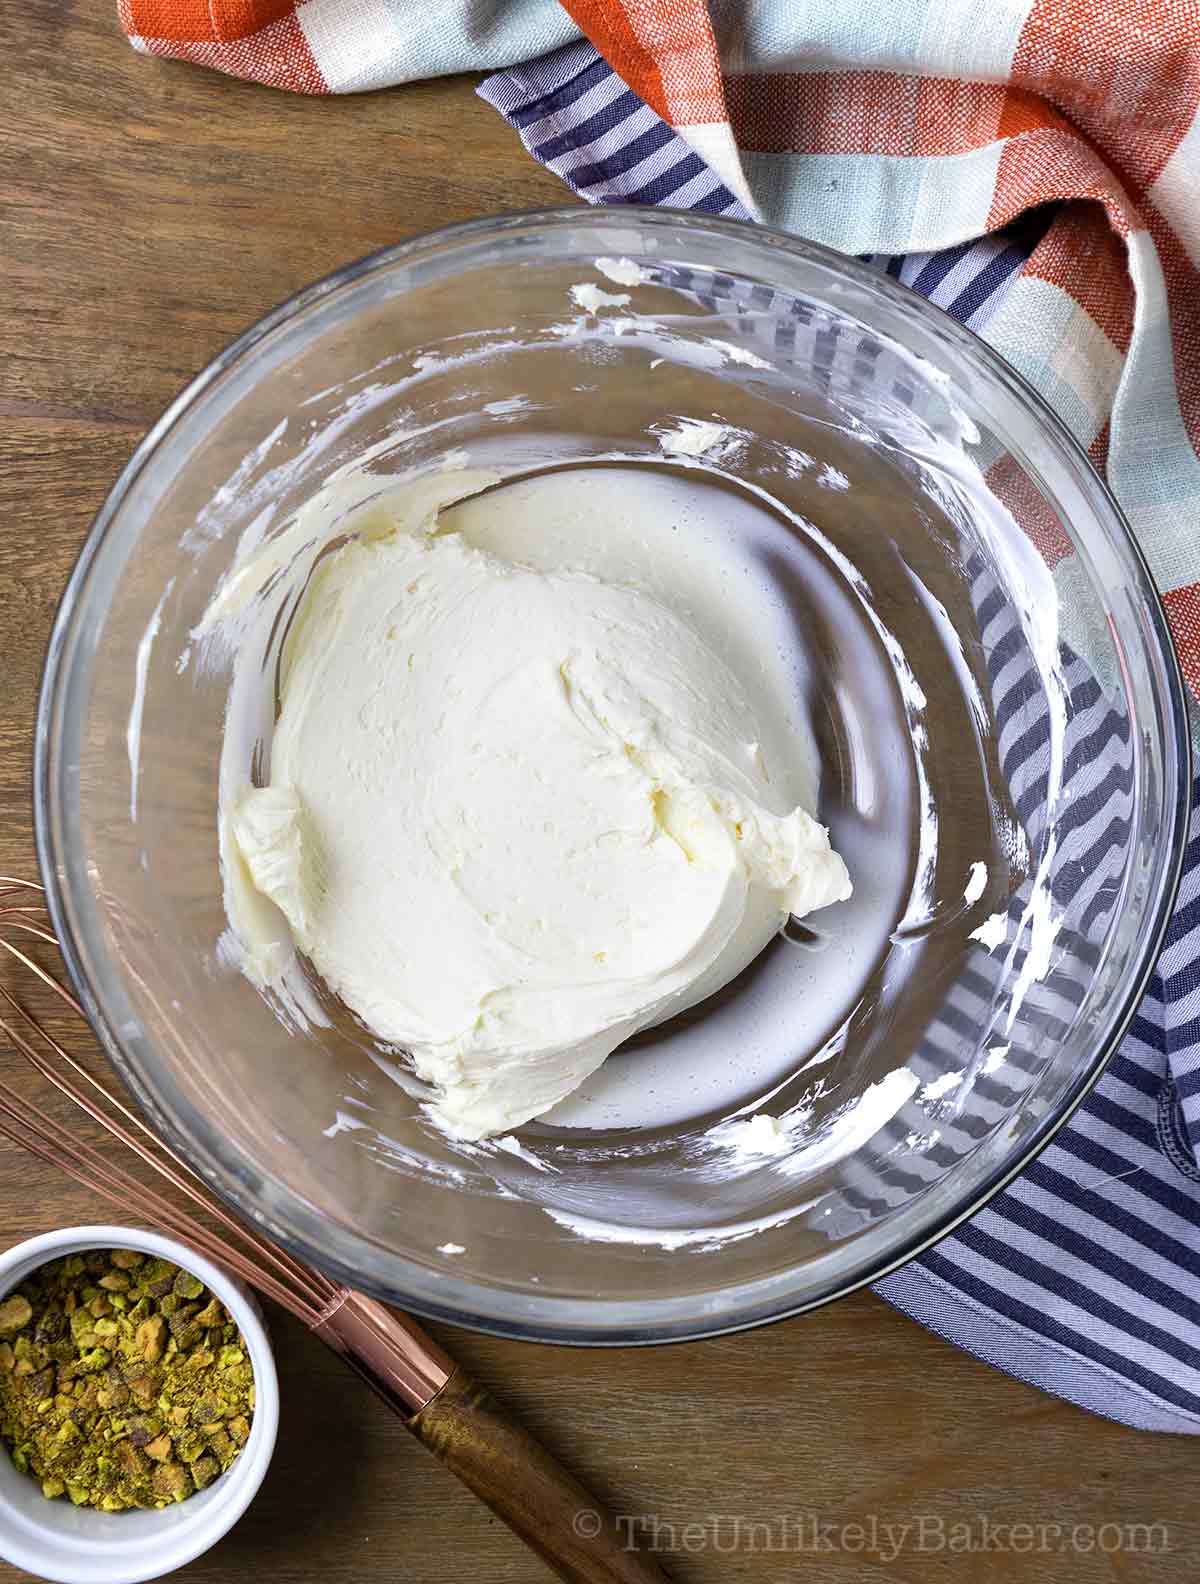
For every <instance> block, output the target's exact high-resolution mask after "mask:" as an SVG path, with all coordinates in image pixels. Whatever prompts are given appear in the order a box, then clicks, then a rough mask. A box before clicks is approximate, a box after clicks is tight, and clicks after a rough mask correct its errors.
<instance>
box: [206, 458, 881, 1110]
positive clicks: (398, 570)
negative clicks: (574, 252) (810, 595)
mask: <svg viewBox="0 0 1200 1584" xmlns="http://www.w3.org/2000/svg"><path fill="white" fill-rule="evenodd" d="M623 471H624V470H620V469H614V470H610V471H607V472H597V473H595V474H594V475H593V477H592V478H591V480H589V481H588V482H589V483H590V485H591V493H590V496H589V497H588V503H587V510H585V511H584V512H583V513H582V518H587V522H585V523H584V525H583V526H584V529H586V530H587V531H586V532H585V531H583V530H580V531H578V532H573V530H572V528H571V521H572V514H574V516H575V518H577V519H580V520H581V521H582V518H581V516H580V505H579V503H580V500H581V498H582V496H581V491H580V479H581V476H582V475H581V474H580V473H579V472H578V470H577V471H575V472H574V473H572V474H557V475H556V474H549V475H545V476H543V477H541V478H537V479H531V480H526V481H524V482H519V483H516V484H513V485H509V486H506V487H505V488H503V489H501V490H498V491H494V492H490V493H485V494H483V495H482V496H480V498H479V499H477V500H473V501H467V502H465V503H463V504H460V505H458V506H457V507H453V508H451V509H443V510H441V511H440V512H439V511H437V510H435V511H433V512H431V513H428V514H426V516H425V517H424V518H423V519H422V520H419V521H418V522H417V523H416V525H415V526H414V522H413V514H412V513H410V512H406V511H404V510H401V509H397V510H396V511H395V513H394V519H395V525H394V527H392V528H391V529H389V528H388V526H387V513H388V503H387V496H386V495H384V496H383V497H382V498H381V499H378V500H376V501H374V502H372V504H371V508H370V511H371V529H370V534H369V536H363V537H350V538H349V539H348V540H347V541H346V542H345V543H344V544H342V545H341V546H340V548H336V549H332V550H330V551H329V552H328V553H326V554H325V555H324V556H322V557H321V558H320V559H319V560H318V561H317V562H316V565H315V569H314V570H313V571H312V574H311V576H310V577H309V579H308V583H307V586H306V588H305V590H304V593H303V596H302V598H301V600H300V603H299V605H298V607H297V610H296V614H295V617H294V619H293V621H292V623H291V627H290V630H289V632H288V635H287V638H286V641H285V642H284V645H283V650H282V654H281V658H280V667H279V682H278V691H279V714H278V719H277V722H276V725H275V731H274V737H273V740H272V743H271V749H270V774H269V779H268V781H267V783H266V784H265V785H263V786H260V787H247V788H246V790H244V791H243V793H242V794H241V795H240V796H239V797H238V799H237V801H236V803H235V804H234V806H232V807H229V808H224V809H223V810H222V818H223V822H225V823H226V826H227V831H226V834H227V838H228V839H231V841H232V844H233V846H234V847H235V848H236V851H237V853H238V854H239V855H240V859H241V860H243V861H244V864H245V868H246V871H248V875H249V878H250V880H251V882H252V884H253V886H254V887H255V888H256V889H257V891H258V892H259V893H260V894H261V895H263V896H265V897H267V898H269V899H270V900H271V901H272V902H273V903H274V904H275V905H276V906H277V907H278V908H279V909H280V910H282V913H283V914H284V916H285V917H286V920H287V923H288V925H289V926H290V929H291V933H292V936H293V939H294V941H295V944H296V946H297V948H298V949H299V951H300V952H301V953H303V955H304V956H305V957H306V958H307V959H308V960H309V961H310V962H311V964H312V966H313V967H314V968H315V969H316V971H317V972H318V973H319V974H320V975H321V976H322V978H323V979H324V980H325V982H326V983H327V984H328V986H329V987H330V989H332V990H333V991H334V992H335V993H336V994H337V995H338V996H339V997H340V998H341V999H342V1000H343V1001H344V1002H345V1004H346V1005H347V1006H348V1007H349V1008H350V1009H351V1010H352V1011H353V1012H354V1013H356V1014H357V1016H358V1017H359V1018H361V1019H362V1021H363V1022H364V1023H365V1024H366V1025H367V1026H368V1027H369V1028H370V1029H371V1030H372V1031H373V1032H374V1033H375V1034H376V1035H377V1036H378V1038H379V1039H380V1040H382V1041H384V1042H386V1043H388V1044H391V1045H396V1046H401V1047H403V1048H404V1049H405V1050H407V1051H408V1052H410V1053H411V1056H412V1060H413V1062H414V1064H415V1067H416V1070H417V1072H418V1074H419V1075H420V1076H421V1077H422V1078H424V1079H425V1080H427V1081H428V1082H430V1083H431V1084H432V1085H434V1086H435V1088H436V1095H437V1098H436V1100H435V1102H434V1104H433V1107H432V1109H433V1113H434V1115H435V1117H436V1118H437V1119H438V1120H439V1122H440V1123H441V1124H442V1125H443V1126H444V1127H446V1128H447V1129H448V1130H449V1131H450V1132H452V1133H454V1134H457V1135H459V1136H461V1137H464V1138H468V1139H475V1138H481V1137H484V1136H486V1135H489V1134H494V1133H504V1132H506V1131H508V1130H510V1129H511V1128H513V1127H514V1126H517V1125H519V1124H520V1123H522V1122H524V1121H526V1120H528V1119H529V1118H531V1117H535V1116H538V1115H540V1114H541V1113H543V1112H545V1111H547V1110H548V1109H549V1108H550V1107H552V1106H553V1105H555V1104H556V1102H558V1101H559V1100H561V1099H562V1098H563V1097H564V1096H566V1095H567V1094H569V1093H570V1092H571V1091H572V1090H573V1089H575V1088H576V1086H577V1085H579V1084H580V1083H581V1082H582V1081H583V1080H584V1079H585V1078H586V1077H587V1076H588V1074H589V1073H591V1072H593V1071H594V1070H595V1069H596V1068H597V1067H598V1066H599V1065H600V1064H601V1063H602V1062H603V1061H604V1059H605V1057H606V1056H608V1055H609V1054H610V1052H612V1051H613V1050H614V1049H615V1048H616V1047H617V1046H618V1045H620V1044H621V1043H622V1041H624V1040H626V1039H627V1038H629V1036H630V1035H632V1034H634V1033H636V1032H637V1031H638V1030H639V1029H643V1028H646V1027H648V1026H650V1025H653V1024H655V1023H658V1022H661V1021H663V1020H664V1019H666V1018H667V1017H670V1016H673V1015H674V1014H675V1013H677V1012H680V1011H682V1010H684V1009H686V1008H687V1007H689V1006H692V1005H694V1004H695V1003H696V1002H698V1001H700V1000H701V999H703V998H704V997H706V996H708V995H710V994H712V993H713V992H714V991H716V990H718V989H719V988H720V987H721V986H723V985H724V984H726V983H727V982H728V981H729V980H730V979H732V978H733V977H734V976H735V975H737V974H738V973H739V972H740V971H741V970H742V969H743V968H744V967H746V965H747V964H748V963H749V962H750V961H751V960H752V959H753V958H754V957H755V956H757V954H758V953H759V952H760V951H761V950H762V949H763V947H764V946H765V945H766V944H767V942H768V941H769V940H770V939H771V938H772V936H774V935H775V934H776V933H777V932H778V930H779V929H780V927H781V925H782V924H783V922H784V921H785V920H786V919H787V917H788V915H789V914H795V915H803V914H807V913H809V912H811V911H812V910H814V909H816V908H820V907H824V906H825V905H827V904H829V903H832V902H837V901H841V900H843V899H845V898H847V897H848V896H849V895H850V890H851V886H850V880H849V877H848V874H847V871H846V866H845V864H844V863H843V861H842V859H841V858H840V857H839V856H838V855H837V853H835V852H834V851H833V850H832V849H831V847H830V843H829V838H828V835H827V833H826V831H825V829H824V828H823V827H822V826H821V825H819V824H818V823H817V822H816V821H815V820H814V819H813V818H812V817H811V815H810V813H809V812H808V809H807V808H806V807H805V806H804V804H805V803H806V802H808V803H810V802H811V799H812V797H813V792H814V787H815V776H814V774H813V772H814V770H815V766H812V765H811V764H806V763H805V759H806V751H804V750H803V745H801V744H799V739H798V738H797V737H796V735H795V734H789V732H788V731H787V730H786V729H783V730H781V727H780V722H781V720H782V711H781V708H780V704H779V694H780V690H781V686H782V684H781V683H780V679H779V677H778V676H777V675H775V674H773V671H772V665H771V664H770V663H769V661H768V660H764V659H763V658H762V657H761V656H759V655H758V654H757V652H756V650H755V643H756V641H759V642H762V643H764V644H766V643H767V642H768V640H767V639H766V638H765V637H763V636H762V635H761V634H760V635H756V634H755V633H754V632H753V631H752V630H750V629H748V628H747V626H746V623H745V621H744V620H743V621H741V622H740V623H739V621H738V619H737V613H738V612H739V611H742V612H743V614H744V612H745V611H746V610H747V609H749V607H746V606H744V605H742V604H739V602H738V600H737V599H730V600H729V601H728V603H727V605H726V606H725V607H724V610H722V607H721V605H720V604H719V603H718V602H717V601H716V600H715V599H714V598H712V597H707V598H704V597H699V595H702V594H703V593H704V590H705V589H708V591H709V595H710V596H711V590H712V582H711V578H710V579H709V582H708V583H707V584H705V583H704V579H703V578H702V579H700V581H699V582H697V581H695V580H694V579H693V580H692V581H691V582H689V576H688V574H687V571H686V569H685V568H684V567H683V565H682V561H680V564H679V565H678V566H677V567H676V568H672V567H671V566H670V564H667V565H666V566H665V567H664V565H663V561H662V557H661V555H659V554H657V553H656V547H657V546H659V545H660V544H661V530H662V521H661V519H662V513H663V511H664V509H665V507H664V499H663V498H657V497H656V491H655V488H654V481H653V480H650V481H647V480H645V479H644V478H642V479H640V480H639V475H638V474H637V473H636V472H635V471H634V470H628V472H627V473H626V474H625V476H624V477H622V476H621V475H622V473H623ZM663 482H664V485H665V487H666V489H667V491H668V493H669V492H670V490H676V491H677V490H678V489H679V488H680V486H679V483H678V481H677V480H671V479H666V480H664V481H663ZM403 489H404V486H403V485H400V486H397V490H398V492H399V495H402V493H403ZM584 493H586V491H585V492H584ZM399 495H398V498H399ZM447 496H448V498H449V499H453V492H452V491H450V490H448V491H447ZM606 502H607V506H606ZM589 511H590V517H589V515H588V513H589ZM606 511H607V512H609V513H610V515H611V517H612V520H613V522H614V524H615V523H617V520H618V519H619V522H620V530H619V532H614V535H613V540H612V543H610V544H608V545H607V546H605V547H604V548H602V549H598V548H597V546H598V545H600V544H601V542H602V541H603V539H604V533H603V521H604V518H605V514H606ZM641 513H646V514H649V516H653V517H654V519H655V521H654V523H653V525H652V526H651V523H650V521H649V516H648V517H647V518H646V520H642V521H639V516H640V514H641ZM564 524H565V525H566V526H564ZM589 525H590V526H589ZM576 528H578V523H576ZM341 531H342V532H350V533H352V532H353V522H352V520H351V521H348V522H346V523H343V524H342V529H341ZM572 546H574V548H575V551H576V552H577V553H575V554H571V553H569V551H570V547H572ZM622 547H624V548H622ZM521 550H524V551H525V552H526V554H524V555H522V554H520V553H519V552H520V551H521ZM684 553H685V552H684V551H683V550H682V548H680V549H679V550H677V552H676V555H677V556H678V557H682V556H683V555H684ZM676 574H678V575H676ZM706 576H707V574H706ZM673 590H678V593H677V594H674V593H673V592H672V591H673ZM689 591H690V593H689ZM697 591H699V594H698V593H697ZM692 596H696V597H692ZM706 627H707V630H706ZM749 656H754V658H753V660H751V659H749V658H748V657H749ZM739 661H740V662H741V663H740V664H739Z"/></svg>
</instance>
